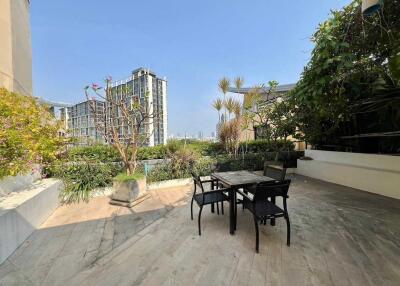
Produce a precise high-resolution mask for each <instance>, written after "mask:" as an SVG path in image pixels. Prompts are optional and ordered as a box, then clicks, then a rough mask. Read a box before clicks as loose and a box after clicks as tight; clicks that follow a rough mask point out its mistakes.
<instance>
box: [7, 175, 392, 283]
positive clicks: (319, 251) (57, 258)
mask: <svg viewBox="0 0 400 286" xmlns="http://www.w3.org/2000/svg"><path fill="white" fill-rule="evenodd" d="M188 191H189V190H179V191H176V190H175V191H171V190H169V191H165V192H164V191H159V192H156V193H155V194H154V196H153V198H156V199H157V201H158V203H160V202H161V203H162V205H164V206H169V207H168V210H167V211H165V213H162V214H160V213H159V211H160V210H161V209H163V207H162V206H160V207H156V208H153V210H149V211H148V212H145V213H146V214H147V215H148V216H150V217H152V218H153V219H150V218H149V219H148V220H149V221H151V223H149V224H148V225H146V226H144V227H143V228H141V229H137V230H136V231H131V232H129V231H126V230H125V233H124V236H123V238H116V239H115V240H116V241H117V244H116V245H115V246H114V247H111V248H108V251H106V252H104V251H103V252H102V253H101V255H100V254H99V250H98V248H100V246H101V243H99V244H96V243H94V242H92V243H91V244H90V243H89V244H88V245H91V248H92V249H91V251H92V252H90V251H88V249H90V248H89V246H87V247H86V246H85V247H79V245H80V243H81V241H83V242H82V243H83V244H84V243H85V241H87V239H85V238H84V237H82V234H86V235H88V236H89V237H90V235H89V234H88V233H89V231H87V230H86V232H85V227H82V226H83V224H84V222H81V223H79V222H74V224H76V225H75V228H74V232H73V233H72V234H71V236H72V237H74V239H72V240H71V239H70V240H67V242H64V244H63V247H64V252H61V253H59V254H58V255H53V256H52V260H51V261H47V262H46V263H45V261H44V260H45V258H44V257H45V255H44V254H43V253H41V252H40V251H39V250H40V249H42V250H43V251H45V252H46V243H45V242H46V241H52V240H54V241H57V239H58V237H60V236H62V235H61V234H60V233H58V236H57V231H56V230H57V229H59V228H61V226H57V224H56V223H54V221H57V220H58V221H60V217H62V213H63V212H60V213H58V214H57V213H56V214H55V216H57V215H58V219H56V217H53V218H51V219H53V220H54V221H53V222H51V221H49V222H48V227H49V228H50V229H52V230H53V233H52V234H51V235H44V236H39V235H36V236H35V234H34V235H33V237H32V238H31V243H30V245H27V246H25V247H22V248H21V249H19V250H17V251H16V253H14V255H13V256H12V257H11V258H10V259H9V260H8V261H7V262H6V263H4V264H3V265H1V266H0V285H400V201H396V200H392V199H389V198H385V197H381V196H377V195H372V194H369V193H366V192H362V191H357V190H353V189H349V188H345V187H342V186H338V185H333V184H329V183H326V182H321V181H316V180H311V179H308V178H305V177H301V176H297V177H295V178H294V179H293V183H292V186H291V189H290V191H289V194H290V199H289V212H290V217H291V222H292V244H291V246H290V247H287V246H286V244H285V237H286V235H285V233H286V227H285V221H284V220H277V225H276V226H275V227H272V226H270V225H267V226H262V227H261V232H260V253H259V254H256V253H255V252H254V244H255V235H254V225H253V221H252V218H251V216H250V215H249V213H248V212H241V211H239V214H238V229H237V232H236V234H235V235H234V236H231V235H229V225H228V216H227V214H225V216H222V215H220V216H218V215H216V214H211V213H210V211H209V210H205V211H203V217H202V236H201V237H200V236H198V235H197V224H196V221H191V220H190V209H189V205H188V204H186V202H187V200H188V196H187V194H188ZM227 207H228V206H227ZM65 212H66V210H64V213H65ZM156 213H157V215H156ZM195 213H196V214H197V209H196V210H195ZM138 214H140V212H137V213H136V215H138ZM70 216H71V215H70ZM51 219H50V220H51ZM89 219H90V220H89V222H90V223H91V225H92V229H91V230H90V232H91V233H93V232H96V230H97V232H99V233H100V232H101V231H103V232H104V231H105V230H104V226H103V228H101V227H96V223H97V225H98V224H100V223H99V222H100V221H101V220H102V219H103V218H95V217H93V216H92V217H91V218H89ZM136 219H137V218H136ZM50 225H51V226H50ZM80 226H81V227H80ZM119 227H124V228H126V229H129V228H135V220H134V219H130V220H127V221H126V222H123V223H121V225H120V226H119ZM39 231H40V230H39ZM39 231H38V232H39ZM114 233H115V231H114ZM79 234H81V236H79ZM99 237H100V238H101V239H103V240H104V235H99ZM74 243H75V244H74ZM35 245H36V246H35ZM74 245H75V248H74ZM97 245H98V246H97ZM66 249H69V251H70V252H68V251H66ZM74 249H75V251H74ZM53 252H55V250H53ZM74 253H75V254H74ZM91 253H96V255H90V254H91ZM47 255H49V254H48V253H47ZM74 255H75V256H74ZM78 257H82V258H81V259H80V260H79V259H78V261H76V259H77V258H78ZM84 257H86V258H84ZM72 258H73V259H72ZM29 259H35V260H36V261H38V260H39V261H41V262H40V263H36V264H35V263H33V264H32V263H31V268H29V265H28V264H29V263H28V262H26V261H27V260H29ZM55 262H56V263H55ZM55 264H57V265H56V266H55ZM38 273H42V275H38ZM13 283H14V284H13Z"/></svg>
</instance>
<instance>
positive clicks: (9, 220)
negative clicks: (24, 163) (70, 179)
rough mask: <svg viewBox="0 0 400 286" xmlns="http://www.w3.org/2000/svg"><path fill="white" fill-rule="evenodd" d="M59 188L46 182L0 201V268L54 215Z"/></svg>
mask: <svg viewBox="0 0 400 286" xmlns="http://www.w3.org/2000/svg"><path fill="white" fill-rule="evenodd" d="M62 188H63V183H62V182H61V181H60V180H56V179H45V180H40V181H37V182H36V183H34V184H32V185H30V186H29V187H28V188H26V189H24V190H22V191H18V192H13V193H11V194H9V195H8V196H6V197H3V198H0V199H1V200H0V264H1V263H2V262H3V261H4V260H6V259H7V257H8V256H9V255H11V254H12V253H13V252H14V251H15V249H17V248H18V246H19V245H20V244H21V243H23V242H24V241H25V239H27V238H28V237H29V236H30V235H31V233H32V232H33V231H35V230H36V229H37V228H39V227H40V225H41V224H42V223H43V222H44V221H45V220H46V219H47V218H48V217H49V216H50V215H51V214H52V213H53V212H54V210H55V209H56V208H57V207H58V196H59V194H60V191H61V190H62Z"/></svg>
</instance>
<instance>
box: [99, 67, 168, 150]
mask: <svg viewBox="0 0 400 286" xmlns="http://www.w3.org/2000/svg"><path fill="white" fill-rule="evenodd" d="M110 88H111V94H112V97H113V99H114V100H121V99H123V100H124V101H125V102H126V104H127V105H129V104H130V103H131V102H132V101H138V102H139V103H140V104H141V105H142V106H143V107H145V108H146V109H147V110H148V111H149V113H150V114H152V115H153V118H151V119H148V121H147V122H146V124H144V127H142V128H141V130H140V132H141V133H142V134H147V136H148V137H149V139H148V142H147V143H146V145H147V146H155V145H163V144H166V143H167V134H168V133H167V132H168V112H167V81H166V79H161V78H158V77H157V76H156V74H155V73H153V72H152V71H150V70H149V69H145V68H139V69H136V70H134V71H133V72H132V75H131V76H130V77H129V78H127V79H126V80H122V81H116V82H113V83H112V84H111V86H110ZM146 98H147V100H146ZM146 105H147V106H146ZM106 116H107V120H106V122H107V124H113V122H114V124H118V125H119V126H118V127H119V128H118V131H119V136H120V138H121V139H122V138H124V137H126V136H125V135H126V133H128V134H129V133H130V130H129V128H128V127H127V126H123V121H122V117H121V114H120V112H119V110H115V111H112V110H111V107H110V106H107V113H106ZM116 117H117V118H121V120H115V118H116ZM113 119H114V120H113Z"/></svg>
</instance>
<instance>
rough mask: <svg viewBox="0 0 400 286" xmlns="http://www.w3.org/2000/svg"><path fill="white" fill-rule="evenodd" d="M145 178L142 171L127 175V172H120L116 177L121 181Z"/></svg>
mask: <svg viewBox="0 0 400 286" xmlns="http://www.w3.org/2000/svg"><path fill="white" fill-rule="evenodd" d="M143 178H144V174H143V173H140V172H136V173H134V174H132V175H127V174H126V173H121V174H118V175H117V176H115V177H114V180H116V181H119V182H128V181H136V180H141V179H143Z"/></svg>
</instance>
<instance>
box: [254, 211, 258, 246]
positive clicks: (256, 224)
mask: <svg viewBox="0 0 400 286" xmlns="http://www.w3.org/2000/svg"><path fill="white" fill-rule="evenodd" d="M253 218H254V225H255V227H256V252H257V253H258V252H259V249H258V244H259V233H258V221H257V217H256V216H255V215H253Z"/></svg>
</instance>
